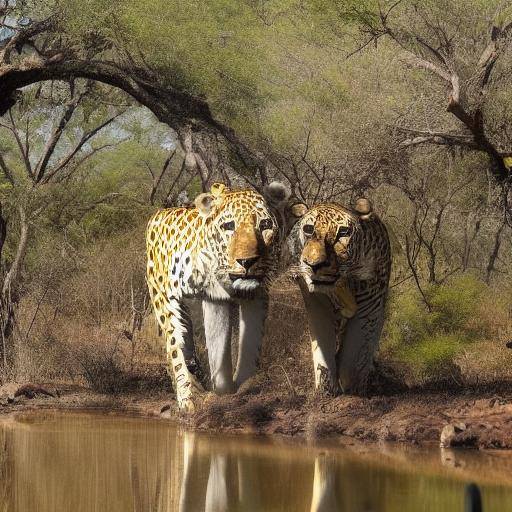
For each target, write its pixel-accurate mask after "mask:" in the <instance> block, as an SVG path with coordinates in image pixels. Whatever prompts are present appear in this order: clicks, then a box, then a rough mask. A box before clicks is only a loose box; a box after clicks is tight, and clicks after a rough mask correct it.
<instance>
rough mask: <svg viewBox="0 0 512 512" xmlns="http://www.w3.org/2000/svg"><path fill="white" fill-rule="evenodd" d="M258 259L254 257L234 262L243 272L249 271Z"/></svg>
mask: <svg viewBox="0 0 512 512" xmlns="http://www.w3.org/2000/svg"><path fill="white" fill-rule="evenodd" d="M259 259H260V257H259V256H254V257H253V258H243V259H239V260H236V261H237V263H239V264H240V265H242V267H244V268H245V270H249V269H250V268H251V267H252V266H253V265H254V264H255V263H256V262H257V261H258V260H259Z"/></svg>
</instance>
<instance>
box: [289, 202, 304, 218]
mask: <svg viewBox="0 0 512 512" xmlns="http://www.w3.org/2000/svg"><path fill="white" fill-rule="evenodd" d="M308 209H309V208H308V207H307V205H305V204H304V203H295V204H294V205H292V206H290V212H291V214H292V215H293V216H294V217H295V218H296V219H300V218H301V217H304V215H306V213H307V211H308Z"/></svg>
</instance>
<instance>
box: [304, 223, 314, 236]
mask: <svg viewBox="0 0 512 512" xmlns="http://www.w3.org/2000/svg"><path fill="white" fill-rule="evenodd" d="M302 231H303V232H304V234H305V235H312V234H313V233H314V232H315V226H314V225H313V224H305V225H304V226H303V228H302Z"/></svg>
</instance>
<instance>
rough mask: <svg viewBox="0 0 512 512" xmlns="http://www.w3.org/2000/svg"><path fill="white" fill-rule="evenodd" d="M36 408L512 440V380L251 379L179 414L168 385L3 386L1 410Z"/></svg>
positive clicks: (408, 439) (367, 437) (465, 440)
mask: <svg viewBox="0 0 512 512" xmlns="http://www.w3.org/2000/svg"><path fill="white" fill-rule="evenodd" d="M37 409H60V410H102V411H106V412H122V413H126V414H131V415H138V416H146V417H153V418H162V419H167V420H176V421H179V422H181V423H183V424H184V425H185V426H187V427H189V428H193V429H197V430H204V431H216V432H219V431H225V432H231V433H235V432H244V433H256V434H263V435H280V436H295V437H304V438H310V439H317V438H325V437H332V436H334V437H340V436H344V437H346V438H352V439H357V440H359V441H363V442H382V441H385V442H398V443H406V444H415V445H426V444H442V445H443V446H445V447H449V446H467V447H473V448H501V449H510V448H512V387H510V386H508V385H507V386H505V385H504V386H500V387H494V388H490V389H480V390H474V389H468V390H461V391H457V392H441V391H428V390H416V391H413V390H409V391H402V392H397V393H396V394H389V395H375V396H371V397H356V396H340V397H338V398H335V399H328V398H318V397H301V396H293V395H289V396H286V397H278V396H273V395H272V394H271V393H269V392H268V391H262V390H261V389H259V388H258V386H256V385H252V386H247V387H246V388H245V389H242V390H241V391H240V392H239V393H237V394H236V395H232V396H226V397H215V396H213V395H211V394H208V395H206V398H205V401H204V403H203V404H202V405H201V407H200V408H199V409H198V411H197V412H196V413H195V414H194V415H191V416H183V415H181V414H179V413H178V411H177V410H176V405H175V402H174V400H173V397H172V395H170V394H169V392H168V391H165V390H159V391H131V392H127V393H118V394H116V395H111V394H99V393H95V392H92V391H90V390H88V389H86V388H82V387H78V386H69V385H48V386H45V385H42V386H39V385H34V384H23V385H20V384H7V385H4V386H2V387H1V388H0V414H2V413H3V414H9V413H13V412H18V411H28V410H37Z"/></svg>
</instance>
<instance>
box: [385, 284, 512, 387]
mask: <svg viewBox="0 0 512 512" xmlns="http://www.w3.org/2000/svg"><path fill="white" fill-rule="evenodd" d="M425 298H426V301H425V300H424V299H423V298H422V297H421V295H420V294H419V293H418V291H417V290H416V289H414V288H412V287H411V288H409V289H408V290H406V291H403V292H402V293H400V294H399V295H398V294H396V295H394V296H392V297H391V300H390V305H389V315H388V321H387V324H386V328H385V332H384V336H383V340H382V343H381V354H380V359H381V360H382V361H384V362H387V363H394V364H396V365H397V366H398V367H400V368H401V372H402V374H403V379H404V381H405V382H406V383H407V384H409V385H410V386H421V385H424V384H432V383H435V382H444V383H445V384H448V385H449V384H455V385H463V384H478V383H486V382H489V381H491V380H493V379H498V380H507V379H510V378H511V377H512V373H511V370H510V368H512V366H511V364H512V351H510V350H508V349H507V348H506V340H507V339H508V337H509V336H510V319H509V318H508V316H509V312H508V308H509V305H508V303H507V300H506V297H505V296H503V295H501V296H500V295H497V294H496V293H495V291H494V290H493V289H492V288H490V287H489V286H487V285H486V284H485V283H484V282H483V281H481V280H479V279H477V278H475V277H473V276H471V275H468V274H466V275H462V276H458V277H456V278H453V279H451V280H450V281H448V282H446V283H445V284H442V285H437V286H431V287H430V288H428V289H426V290H425ZM427 302H428V304H427Z"/></svg>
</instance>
